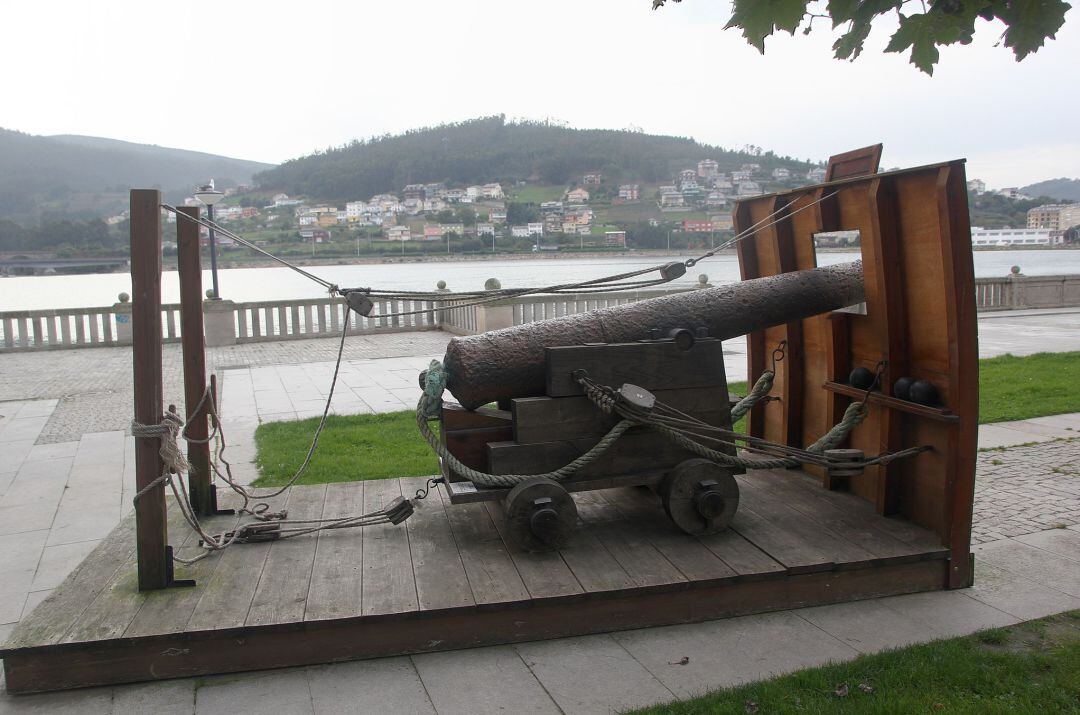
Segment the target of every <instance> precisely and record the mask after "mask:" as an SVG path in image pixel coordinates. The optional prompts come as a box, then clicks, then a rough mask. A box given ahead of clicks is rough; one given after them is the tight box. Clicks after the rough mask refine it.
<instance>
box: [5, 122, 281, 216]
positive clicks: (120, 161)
mask: <svg viewBox="0 0 1080 715" xmlns="http://www.w3.org/2000/svg"><path fill="white" fill-rule="evenodd" d="M270 166H271V165H270V164H264V163H261V162H257V161H246V160H243V159H231V158H228V157H224V156H217V155H215V154H204V153H202V152H196V151H186V150H183V149H170V148H167V147H160V146H154V145H149V144H134V143H131V142H125V141H118V140H115V139H102V138H99V137H85V136H74V135H58V136H35V135H31V134H24V133H22V132H16V131H11V130H8V129H0V219H7V220H10V221H15V222H18V223H23V224H31V223H37V222H39V221H42V220H56V219H88V218H97V217H103V216H108V215H110V214H115V213H119V212H120V211H122V210H123V209H124V208H126V205H127V194H126V192H127V190H128V189H129V188H131V187H133V186H151V187H153V186H157V187H160V188H161V189H162V190H163V191H165V192H167V193H168V194H169V195H170V198H174V199H175V198H177V197H178V196H180V195H186V194H187V193H190V191H191V187H193V186H194V185H195V184H196V183H200V182H205V181H206V180H207V179H209V178H211V177H213V178H214V179H215V180H217V182H218V185H219V186H230V185H235V184H237V183H249V182H250V181H251V178H252V175H253V174H254V173H256V172H258V171H262V170H264V169H267V168H269V167H270Z"/></svg>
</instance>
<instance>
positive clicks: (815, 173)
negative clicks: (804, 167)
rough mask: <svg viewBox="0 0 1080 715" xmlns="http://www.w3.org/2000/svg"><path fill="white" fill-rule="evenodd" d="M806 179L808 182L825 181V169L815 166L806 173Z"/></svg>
mask: <svg viewBox="0 0 1080 715" xmlns="http://www.w3.org/2000/svg"><path fill="white" fill-rule="evenodd" d="M806 178H807V179H809V180H810V181H825V169H823V168H822V167H820V166H816V167H814V168H813V169H811V170H810V171H808V172H806Z"/></svg>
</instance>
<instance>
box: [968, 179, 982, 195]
mask: <svg viewBox="0 0 1080 715" xmlns="http://www.w3.org/2000/svg"><path fill="white" fill-rule="evenodd" d="M968 191H970V192H971V193H973V194H975V195H976V196H978V195H979V194H985V193H986V182H985V181H983V180H982V179H972V180H971V181H969V182H968Z"/></svg>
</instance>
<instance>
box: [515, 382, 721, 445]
mask: <svg viewBox="0 0 1080 715" xmlns="http://www.w3.org/2000/svg"><path fill="white" fill-rule="evenodd" d="M651 392H652V393H653V394H654V395H655V396H656V399H657V401H658V402H662V403H664V404H665V405H669V406H671V407H674V408H675V409H677V410H680V411H681V412H685V413H687V414H690V415H693V416H694V417H697V418H698V419H700V420H703V421H704V422H707V423H709V424H711V425H714V426H716V427H725V428H728V429H730V428H731V408H730V405H729V403H728V392H727V386H726V385H722V386H715V387H702V388H689V389H679V390H652V391H651ZM510 404H511V412H512V413H513V431H514V435H513V440H514V441H515V442H518V443H520V444H534V443H537V442H551V441H556V440H563V439H576V438H581V437H594V436H595V437H600V436H603V435H604V434H605V433H607V431H608V430H610V429H611V428H612V427H614V426H615V423H616V422H618V421H619V417H618V415H611V414H606V413H604V412H602V411H601V410H600V409H599V408H598V407H597V406H596V405H595V404H594V403H593V402H592V401H591V400H590V399H589V398H587V397H584V396H580V397H524V398H517V399H514V400H512V401H511V403H510Z"/></svg>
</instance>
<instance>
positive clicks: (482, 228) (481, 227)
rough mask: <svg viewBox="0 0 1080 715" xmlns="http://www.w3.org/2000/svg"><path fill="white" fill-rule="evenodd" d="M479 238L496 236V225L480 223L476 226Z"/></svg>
mask: <svg viewBox="0 0 1080 715" xmlns="http://www.w3.org/2000/svg"><path fill="white" fill-rule="evenodd" d="M476 235H477V236H494V235H495V224H493V223H478V224H476Z"/></svg>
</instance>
